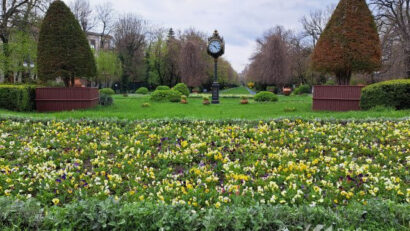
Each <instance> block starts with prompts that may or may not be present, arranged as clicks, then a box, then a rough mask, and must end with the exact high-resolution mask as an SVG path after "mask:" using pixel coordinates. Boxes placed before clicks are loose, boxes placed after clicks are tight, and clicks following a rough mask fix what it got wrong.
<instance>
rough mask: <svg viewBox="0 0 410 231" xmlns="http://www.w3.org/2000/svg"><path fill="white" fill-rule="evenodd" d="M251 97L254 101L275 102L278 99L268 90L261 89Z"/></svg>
mask: <svg viewBox="0 0 410 231" xmlns="http://www.w3.org/2000/svg"><path fill="white" fill-rule="evenodd" d="M253 99H254V100H255V101H256V102H275V101H278V97H277V96H276V95H275V94H273V93H272V92H270V91H261V92H259V93H258V94H256V95H255V96H254V97H253Z"/></svg>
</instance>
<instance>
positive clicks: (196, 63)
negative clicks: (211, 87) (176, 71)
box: [179, 29, 209, 87]
mask: <svg viewBox="0 0 410 231" xmlns="http://www.w3.org/2000/svg"><path fill="white" fill-rule="evenodd" d="M204 37H205V36H204V35H203V34H202V33H199V32H197V31H195V30H194V29H190V30H188V31H186V32H185V34H184V35H183V38H182V46H181V52H180V56H179V61H180V62H179V68H180V74H181V81H182V82H183V83H185V84H187V85H188V86H189V87H199V86H201V85H202V84H203V83H205V82H206V81H207V80H208V79H207V77H208V75H207V70H208V69H209V67H208V64H209V62H207V59H208V58H209V57H208V56H207V54H206V42H205V40H204Z"/></svg>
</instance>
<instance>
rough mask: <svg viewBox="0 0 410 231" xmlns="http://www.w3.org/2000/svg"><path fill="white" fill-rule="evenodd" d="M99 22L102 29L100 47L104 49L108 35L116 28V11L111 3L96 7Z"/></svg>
mask: <svg viewBox="0 0 410 231" xmlns="http://www.w3.org/2000/svg"><path fill="white" fill-rule="evenodd" d="M96 13H97V20H98V24H99V26H100V28H101V39H100V47H102V48H104V46H105V45H106V42H107V40H108V35H110V34H111V33H112V30H113V28H114V9H113V7H112V4H111V3H110V2H105V3H102V4H100V5H97V7H96Z"/></svg>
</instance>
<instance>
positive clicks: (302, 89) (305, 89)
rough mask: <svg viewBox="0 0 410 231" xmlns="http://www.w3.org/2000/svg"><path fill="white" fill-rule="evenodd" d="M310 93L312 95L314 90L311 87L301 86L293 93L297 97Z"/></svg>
mask: <svg viewBox="0 0 410 231" xmlns="http://www.w3.org/2000/svg"><path fill="white" fill-rule="evenodd" d="M310 93H312V90H311V89H310V86H309V85H300V86H299V87H298V88H296V89H295V90H294V91H293V94H295V95H302V94H310Z"/></svg>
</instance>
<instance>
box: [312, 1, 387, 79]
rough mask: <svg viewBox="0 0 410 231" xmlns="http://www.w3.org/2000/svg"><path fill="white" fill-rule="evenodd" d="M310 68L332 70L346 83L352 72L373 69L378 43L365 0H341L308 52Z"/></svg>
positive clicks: (376, 63) (378, 56) (377, 64)
mask: <svg viewBox="0 0 410 231" xmlns="http://www.w3.org/2000/svg"><path fill="white" fill-rule="evenodd" d="M312 64H313V68H314V69H316V70H318V71H323V72H328V73H334V74H335V75H336V78H337V80H338V83H339V84H340V85H348V84H349V82H350V78H351V76H352V73H353V72H368V73H369V72H373V71H375V70H377V69H378V68H379V67H380V65H381V45H380V39H379V35H378V33H377V28H376V24H375V22H374V17H373V15H372V13H371V11H370V10H369V7H368V5H367V4H366V1H365V0H341V1H340V2H339V4H338V6H337V8H336V10H335V11H334V13H333V15H332V17H331V18H330V21H329V22H328V24H327V26H326V28H325V30H324V31H323V33H322V35H321V36H320V39H319V41H318V43H317V45H316V48H315V50H314V52H313V56H312Z"/></svg>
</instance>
